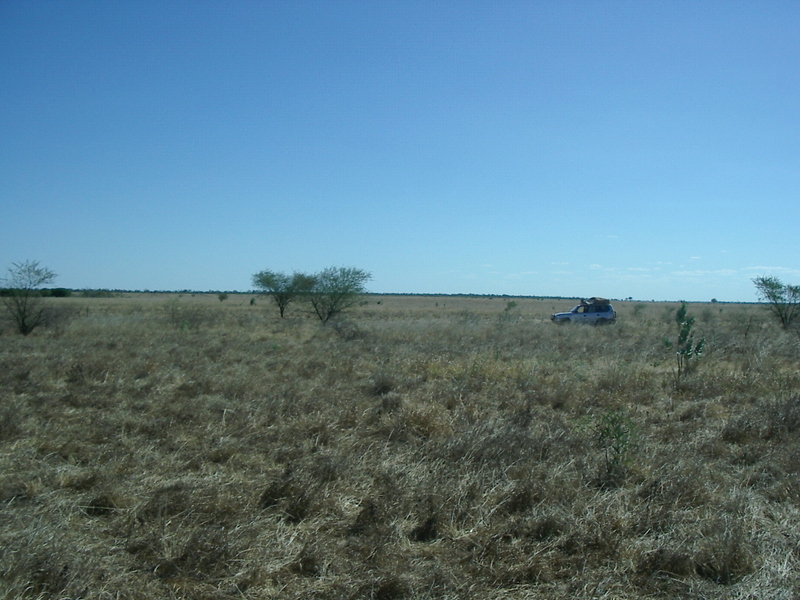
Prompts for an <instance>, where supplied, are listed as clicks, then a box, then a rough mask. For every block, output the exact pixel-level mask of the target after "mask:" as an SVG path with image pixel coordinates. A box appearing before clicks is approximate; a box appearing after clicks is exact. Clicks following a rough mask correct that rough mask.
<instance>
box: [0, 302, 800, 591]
mask: <svg viewBox="0 0 800 600" xmlns="http://www.w3.org/2000/svg"><path fill="white" fill-rule="evenodd" d="M250 298H251V297H250V296H231V297H230V298H229V299H227V300H226V301H224V302H220V301H219V300H218V299H217V297H216V296H215V295H197V296H192V295H189V294H186V295H183V296H180V297H179V296H177V295H174V296H159V295H155V294H148V295H140V296H130V297H124V298H110V299H101V298H97V299H77V298H64V299H54V300H53V302H54V303H55V305H56V306H57V308H59V310H61V312H62V314H63V315H64V318H62V319H61V320H60V321H58V322H57V323H56V326H54V327H52V328H50V329H41V330H37V331H35V332H34V333H33V334H32V335H30V336H27V337H23V336H19V335H16V334H13V333H12V332H11V331H10V330H9V329H6V330H5V331H4V332H3V333H2V334H1V335H0V594H2V597H4V598H42V599H44V598H86V599H106V598H107V599H112V598H115V599H117V598H118V599H157V598H192V599H209V600H210V599H226V598H231V599H233V598H244V599H262V598H289V599H294V598H297V599H300V598H304V599H306V598H318V599H343V600H344V599H360V598H365V599H366V598H371V599H376V600H399V599H406V598H408V599H432V598H476V599H490V598H491V599H493V600H494V599H508V600H512V599H513V600H516V599H522V598H526V599H562V598H563V599H567V598H570V599H589V598H607V599H611V598H615V599H624V598H630V599H632V598H684V599H698V600H699V599H701V598H724V599H734V598H737V599H743V598H771V599H787V600H790V599H796V598H798V597H799V596H800V480H799V479H798V476H799V475H800V444H798V436H800V341H799V340H798V337H797V335H795V334H791V333H786V332H784V331H782V330H780V329H779V328H777V327H776V326H775V325H774V324H773V323H771V322H770V321H769V317H768V315H767V314H766V312H765V311H764V309H763V308H762V307H759V306H737V305H728V304H725V305H723V304H708V305H700V304H694V305H691V306H690V313H691V314H693V315H694V316H695V317H696V318H697V324H696V329H697V331H698V335H703V336H705V338H706V348H707V350H706V353H705V355H704V356H703V357H702V358H701V359H700V360H699V362H698V363H697V364H696V367H695V368H694V369H693V370H692V372H690V373H689V374H688V375H686V376H685V377H681V378H678V377H677V376H676V365H675V355H674V353H673V352H670V351H669V350H668V349H667V348H666V347H665V344H664V339H665V338H674V336H675V335H676V324H675V322H674V320H673V315H674V313H675V310H676V307H677V305H675V304H658V303H647V304H636V303H618V304H617V306H616V308H617V310H618V313H619V320H618V323H616V324H614V325H609V326H602V327H591V326H578V325H565V326H559V325H554V324H552V323H550V322H549V320H548V318H547V317H548V315H549V314H550V313H551V312H554V311H555V310H557V309H558V310H563V309H568V308H569V307H570V302H569V301H555V300H540V299H525V298H516V299H513V300H514V301H515V302H516V306H510V305H509V304H508V303H509V301H510V300H512V299H509V298H491V299H490V298H468V297H401V296H374V297H368V298H367V299H366V301H365V302H366V303H365V304H364V305H363V306H361V307H359V308H358V309H356V310H354V311H352V312H351V313H350V314H349V315H348V318H347V320H346V321H341V322H338V323H334V324H332V325H329V326H326V327H322V326H321V325H320V324H319V322H318V321H316V320H314V319H312V318H310V317H309V316H307V315H304V314H303V313H302V312H300V310H299V307H293V306H290V308H289V310H288V311H287V315H288V316H289V318H287V319H279V318H277V311H276V310H275V309H274V307H273V306H270V305H269V304H268V303H267V302H266V300H265V299H259V300H258V301H257V302H256V304H255V305H251V304H250Z"/></svg>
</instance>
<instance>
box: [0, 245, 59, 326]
mask: <svg viewBox="0 0 800 600" xmlns="http://www.w3.org/2000/svg"><path fill="white" fill-rule="evenodd" d="M11 265H12V266H11V267H9V269H8V272H9V275H8V277H6V278H5V279H3V280H2V287H3V294H2V301H3V306H4V307H5V309H6V312H7V313H8V315H9V317H11V320H12V321H13V322H14V327H15V328H16V329H17V331H18V332H19V333H21V334H22V335H28V334H29V333H30V332H32V331H33V330H34V329H36V328H37V327H38V326H39V325H42V324H44V322H45V320H46V317H47V306H46V305H45V303H44V301H43V300H42V296H41V293H40V292H39V288H40V287H41V286H43V285H45V284H48V283H52V282H53V281H54V280H55V278H56V274H55V273H54V272H53V271H51V270H50V269H46V268H44V267H40V266H39V262H38V261H35V260H33V261H31V260H29V261H25V262H23V263H11Z"/></svg>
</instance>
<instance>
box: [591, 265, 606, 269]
mask: <svg viewBox="0 0 800 600" xmlns="http://www.w3.org/2000/svg"><path fill="white" fill-rule="evenodd" d="M589 268H590V269H602V268H603V265H589Z"/></svg>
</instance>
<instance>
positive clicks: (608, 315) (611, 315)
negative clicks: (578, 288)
mask: <svg viewBox="0 0 800 600" xmlns="http://www.w3.org/2000/svg"><path fill="white" fill-rule="evenodd" d="M616 319H617V312H616V311H615V310H614V307H613V306H611V303H610V302H609V301H608V300H606V299H605V298H589V299H588V300H581V303H580V304H578V305H577V306H575V307H574V308H573V309H572V310H570V311H568V312H560V313H555V314H554V315H551V316H550V320H551V321H553V322H554V323H591V324H593V325H599V324H603V323H613V322H614V321H615V320H616Z"/></svg>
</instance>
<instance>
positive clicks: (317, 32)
mask: <svg viewBox="0 0 800 600" xmlns="http://www.w3.org/2000/svg"><path fill="white" fill-rule="evenodd" d="M0 219H1V220H2V221H1V222H2V235H1V236H0V269H2V270H3V271H4V270H5V268H6V267H7V266H10V264H11V263H12V262H19V261H24V260H28V259H30V260H38V261H40V262H41V263H42V264H43V265H45V266H47V267H49V268H51V269H53V270H54V271H56V272H57V273H58V275H59V278H58V280H57V281H56V283H57V284H58V285H61V286H64V287H71V288H119V289H151V290H156V289H167V290H179V289H194V290H248V289H250V288H251V283H250V280H251V276H252V274H253V273H255V272H257V271H260V270H262V269H271V270H278V271H285V272H292V271H295V270H297V271H302V272H315V271H318V270H321V269H323V268H325V267H327V266H355V267H360V268H363V269H365V270H367V271H370V272H371V273H372V274H373V280H372V282H371V283H370V286H369V288H370V290H371V291H374V292H399V293H404V292H411V293H476V294H511V295H516V294H519V295H559V296H594V295H602V296H608V297H613V298H622V297H628V296H632V297H634V298H637V299H644V300H649V299H656V300H660V299H671V300H677V299H686V300H706V301H707V300H710V299H711V298H717V299H719V300H730V301H736V300H742V301H752V300H755V299H756V296H755V291H754V287H753V285H752V282H751V279H752V277H754V276H756V275H762V274H768V275H777V276H778V277H780V278H782V279H783V280H784V281H786V282H790V283H795V284H797V283H800V2H797V1H796V0H791V1H786V2H781V1H774V2H771V1H765V0H758V1H753V2H737V1H720V2H709V1H707V2H698V1H694V0H692V1H686V2H682V1H667V2H658V1H647V2H640V1H638V0H637V1H631V2H618V1H602V0H600V1H596V0H591V1H583V2H577V1H569V0H567V1H555V0H553V1H537V2H533V1H531V2H503V1H500V2H485V1H476V2H468V1H459V2H452V1H450V0H448V1H435V0H430V1H414V0H401V1H396V2H392V1H384V0H381V1H374V0H370V1H364V2H344V1H342V2H336V1H329V2H324V1H308V2H290V1H288V0H287V1H285V2H266V1H264V2H247V1H244V2H223V1H222V0H219V1H214V2H209V1H199V2H198V1H192V2H188V1H181V2H169V1H161V0H159V1H153V2H148V1H140V0H137V1H132V2H106V1H99V0H98V1H95V2H81V1H72V2H67V1H64V2H61V1H36V0H32V1H21V0H4V1H2V2H0Z"/></svg>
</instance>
